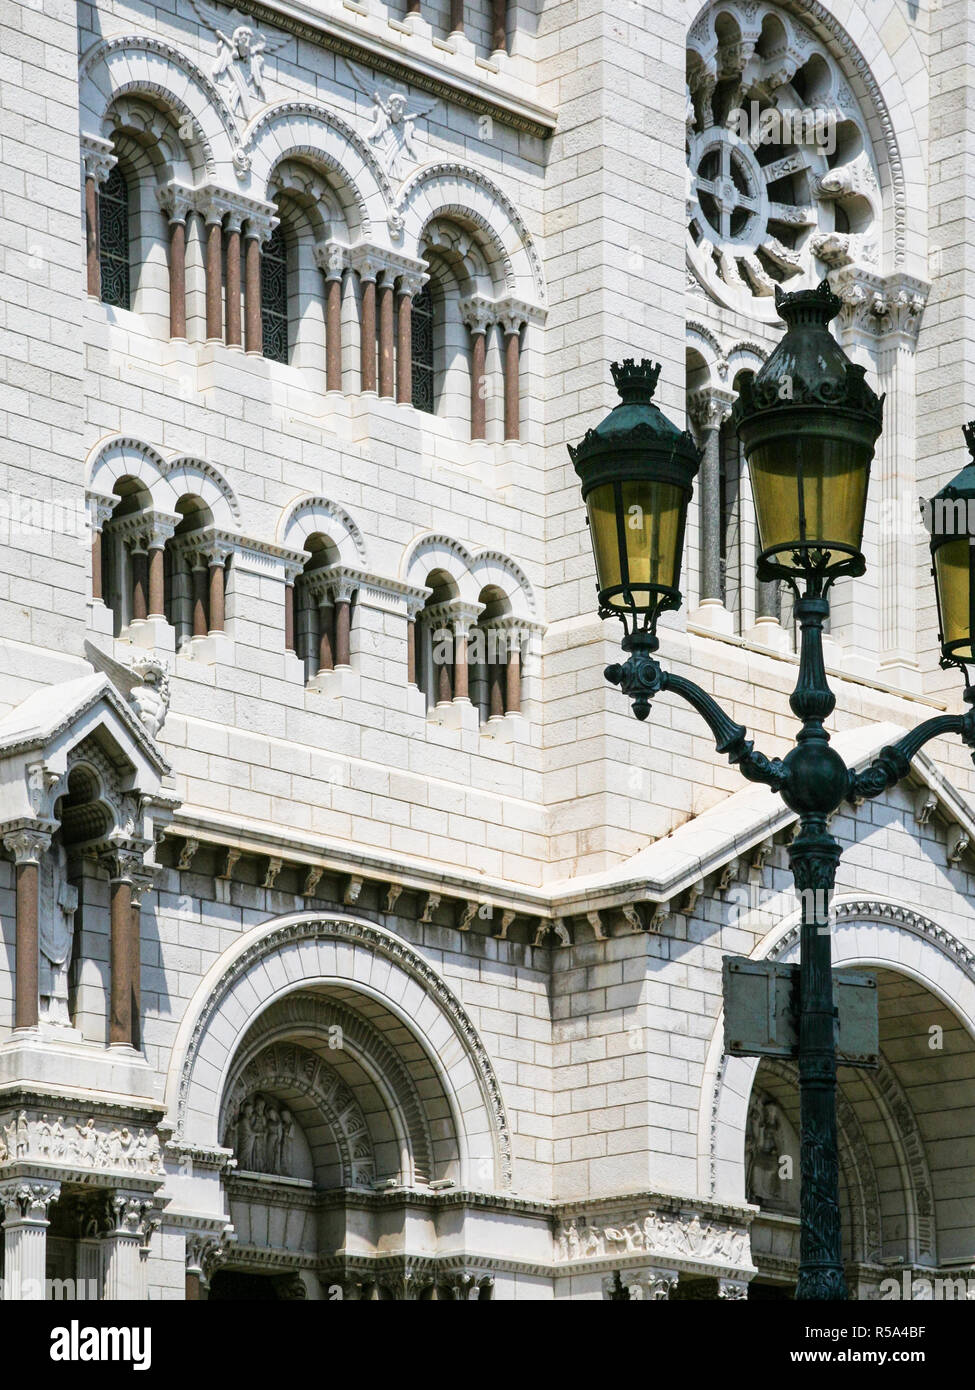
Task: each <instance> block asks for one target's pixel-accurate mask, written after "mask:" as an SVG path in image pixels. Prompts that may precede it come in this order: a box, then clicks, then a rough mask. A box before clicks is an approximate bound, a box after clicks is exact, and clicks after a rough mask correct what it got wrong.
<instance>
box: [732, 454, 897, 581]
mask: <svg viewBox="0 0 975 1390" xmlns="http://www.w3.org/2000/svg"><path fill="white" fill-rule="evenodd" d="M871 452H872V451H871ZM748 466H749V470H750V474H751V480H752V492H753V494H754V497H755V511H756V516H757V522H758V534H759V540H760V543H761V549H762V550H763V551H770V550H771V551H775V552H776V556H775V560H776V563H777V564H779V565H782V566H783V567H785V568H786V569H802V568H804V564H803V563H802V556H801V554H799V555H798V556H794V555H793V553H792V552H793V551H794V550H798V548H799V547H801V546H805V547H814V548H817V549H819V548H822V549H826V550H829V549H830V547H831V546H833V547H842V548H843V549H842V551H841V553H847V552H849V551H859V549H860V545H861V541H862V538H863V521H864V515H865V512H866V505H867V483H868V480H869V476H870V452H865V451H864V449H863V448H862V446H861V445H859V444H857V443H855V442H853V441H851V440H846V439H837V438H836V437H835V436H834V437H832V438H831V437H829V436H826V435H813V436H808V435H807V436H804V437H801V438H797V437H795V436H790V437H788V438H784V439H783V438H775V439H769V440H766V441H763V442H761V443H759V444H756V445H755V447H754V448H753V449H752V450H751V453H750V455H749V459H748ZM797 560H798V563H797Z"/></svg>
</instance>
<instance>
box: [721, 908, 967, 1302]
mask: <svg viewBox="0 0 975 1390" xmlns="http://www.w3.org/2000/svg"><path fill="white" fill-rule="evenodd" d="M835 906H836V926H835V929H834V936H833V960H834V965H836V966H842V967H844V968H848V969H849V968H853V969H864V970H869V971H870V973H871V974H873V975H874V976H875V977H876V979H877V987H878V995H879V999H878V1004H879V1015H880V1049H881V1061H880V1066H879V1068H878V1070H877V1071H875V1072H874V1071H866V1070H860V1069H856V1068H850V1067H841V1068H840V1069H839V1078H838V1079H839V1089H838V1099H837V1121H838V1130H839V1143H840V1203H841V1213H842V1220H843V1254H844V1261H845V1262H846V1265H847V1270H848V1276H849V1282H850V1284H851V1291H852V1292H854V1293H855V1294H856V1295H858V1296H860V1297H876V1296H878V1292H880V1293H881V1294H883V1292H884V1290H885V1289H888V1286H887V1285H884V1283H883V1281H884V1280H885V1279H889V1277H890V1274H891V1269H895V1272H896V1274H897V1277H898V1280H901V1282H903V1283H905V1286H906V1287H907V1289H908V1290H910V1288H911V1287H912V1285H913V1281H914V1279H915V1276H917V1277H922V1276H923V1277H927V1278H930V1277H933V1276H936V1274H937V1273H938V1272H939V1271H940V1272H941V1273H942V1275H944V1276H946V1277H947V1276H948V1275H950V1274H951V1273H955V1274H957V1272H958V1270H959V1269H960V1268H967V1267H970V1266H971V1265H972V1264H975V1218H973V1215H972V1213H973V1212H975V955H973V953H972V952H971V951H970V950H969V949H968V948H967V947H966V946H964V945H963V943H961V942H960V941H958V940H956V939H955V938H954V937H953V936H952V935H951V934H950V933H949V932H947V931H945V930H944V929H943V928H941V927H939V926H938V925H937V924H936V923H935V922H933V921H931V920H930V919H928V918H926V917H924V916H923V915H921V914H920V913H917V912H915V911H914V910H913V909H911V908H908V907H905V906H904V905H902V904H899V903H896V902H892V901H885V900H880V899H871V900H869V901H863V900H859V899H855V898H852V897H844V898H839V899H838V900H837V902H836V905H835ZM755 955H756V958H761V957H765V958H769V959H779V960H785V961H792V960H794V959H797V955H798V924H797V922H795V921H792V920H790V921H788V922H786V923H785V924H783V925H781V926H780V927H779V928H778V929H777V930H776V932H775V933H773V934H772V936H770V937H769V938H767V939H766V941H765V942H764V943H762V946H761V947H759V949H758V950H757V951H756V952H755ZM722 1033H723V1020H719V1024H718V1028H717V1029H716V1031H715V1034H714V1036H713V1038H712V1044H711V1048H710V1052H709V1068H708V1070H709V1080H708V1084H707V1085H706V1088H705V1096H704V1102H703V1103H702V1128H701V1131H700V1147H699V1153H700V1154H701V1159H702V1179H704V1180H705V1181H706V1182H707V1183H708V1188H707V1189H706V1190H709V1191H710V1192H711V1195H712V1196H713V1197H715V1198H718V1199H721V1198H724V1199H727V1200H737V1201H741V1200H748V1201H751V1202H754V1203H756V1204H757V1205H758V1206H759V1207H760V1208H761V1215H760V1216H759V1217H758V1218H756V1220H755V1222H754V1223H753V1226H752V1259H753V1261H754V1263H755V1264H756V1265H757V1267H758V1271H759V1273H758V1275H757V1276H756V1279H755V1280H754V1281H753V1283H754V1285H755V1287H754V1289H753V1291H752V1293H753V1294H754V1295H757V1296H762V1295H763V1294H764V1295H765V1296H775V1293H776V1292H777V1291H778V1292H783V1293H787V1292H788V1291H789V1290H790V1289H791V1286H792V1284H793V1283H794V1280H795V1274H796V1269H797V1266H798V1237H799V1222H798V1180H799V1168H798V1130H799V1098H798V1085H797V1075H796V1069H795V1066H794V1064H792V1063H788V1062H782V1061H773V1060H770V1059H762V1060H761V1061H758V1060H757V1059H744V1058H724V1057H723V1056H722V1046H723V1043H722ZM903 1271H907V1278H906V1281H904V1280H902V1273H903ZM899 1287H900V1286H899ZM888 1296H889V1293H888ZM898 1296H903V1290H901V1291H900V1293H899V1295H898ZM908 1296H909V1295H908Z"/></svg>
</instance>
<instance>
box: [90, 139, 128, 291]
mask: <svg viewBox="0 0 975 1390" xmlns="http://www.w3.org/2000/svg"><path fill="white" fill-rule="evenodd" d="M98 260H99V270H100V273H101V300H102V303H103V304H111V305H113V306H114V307H115V308H117V309H129V308H131V272H130V264H129V188H128V184H127V182H126V179H125V175H124V174H123V173H122V169H121V166H120V165H118V164H116V165H115V166H114V168H113V169H112V171H111V173H110V174H109V176H108V178H107V179H106V180H105V182H104V183H103V184H102V186H101V189H100V191H99V194H98Z"/></svg>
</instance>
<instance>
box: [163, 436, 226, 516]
mask: <svg viewBox="0 0 975 1390" xmlns="http://www.w3.org/2000/svg"><path fill="white" fill-rule="evenodd" d="M163 472H164V473H165V475H166V477H167V478H168V480H169V482H170V483H171V485H172V486H173V488H174V490H175V492H176V496H177V500H178V499H179V498H180V497H181V496H184V495H185V491H186V489H183V490H180V488H179V487H178V486H177V484H178V483H179V482H180V481H183V482H186V483H187V484H189V483H190V482H191V481H193V480H196V481H197V482H199V483H200V484H201V490H200V495H201V496H202V498H203V500H204V502H206V504H207V506H208V507H209V508H210V510H211V511H212V512H213V521H214V525H215V526H231V527H233V526H236V525H239V524H240V503H239V502H238V501H237V498H236V497H235V496H234V492H233V489H232V488H231V486H230V484H229V483H228V482H227V481H226V480H225V479H224V478H223V476H222V475H221V474H220V473H219V472H218V471H217V469H216V468H214V466H213V464H212V463H207V462H206V460H205V459H198V458H194V457H192V456H191V455H188V454H183V455H181V456H180V457H179V458H174V459H170V460H168V461H164V462H163ZM204 480H205V481H204ZM207 483H209V484H211V486H209V487H208V486H206V484H207ZM213 488H216V490H217V492H218V493H219V494H220V497H219V499H218V498H215V497H214V496H213ZM225 508H226V510H227V511H228V512H229V516H228V515H225V514H223V513H224V509H225Z"/></svg>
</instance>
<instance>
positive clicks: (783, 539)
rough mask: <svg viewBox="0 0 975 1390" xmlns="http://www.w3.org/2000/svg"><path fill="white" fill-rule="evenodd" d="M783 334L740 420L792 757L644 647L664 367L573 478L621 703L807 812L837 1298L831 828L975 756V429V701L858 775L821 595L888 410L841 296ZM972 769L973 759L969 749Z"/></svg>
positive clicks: (807, 306)
mask: <svg viewBox="0 0 975 1390" xmlns="http://www.w3.org/2000/svg"><path fill="white" fill-rule="evenodd" d="M776 306H777V308H778V311H779V315H780V317H781V318H782V319H783V320H784V321H785V323H786V326H787V331H786V333H785V334H784V336H783V338H782V340H781V341H780V342H779V344H778V345H777V347H776V349H775V351H774V352H773V353H772V354H771V356H770V357H769V359H768V361H767V362H766V363H765V364H764V366H763V367H762V370H761V371H760V372H759V373H758V375H757V377H756V378H755V380H754V381H753V382H752V383H751V385H750V387H749V386H746V387H745V389H744V390H743V391H742V393H741V396H740V397H739V399H738V401H737V402H736V405H735V409H734V412H733V420H734V423H735V426H736V428H737V430H738V434H739V437H740V439H741V443H742V447H743V450H744V454H745V458H746V460H747V463H748V467H749V470H750V473H751V481H752V491H753V494H754V497H755V509H756V514H757V524H758V533H759V540H760V544H761V553H760V555H759V559H758V566H757V570H758V578H759V579H760V580H762V581H768V580H772V579H775V580H782V581H784V582H786V583H787V584H789V585H790V587H791V588H792V590H793V593H794V595H795V613H796V618H797V621H798V623H799V629H800V653H799V673H798V680H797V682H796V688H795V690H794V691H793V693H792V695H791V697H790V700H789V704H790V706H791V708H792V711H793V713H794V714H795V716H796V718H797V719H798V720H799V721H800V729H799V732H798V734H797V737H796V742H795V745H794V747H793V748H792V749H791V750H790V751H789V752H788V753H787V754H786V756H785V757H784V758H767V757H765V756H764V755H763V754H762V753H759V752H756V751H755V749H754V747H753V745H752V743H751V741H750V740H749V739H748V738H747V736H746V735H747V731H746V729H745V728H744V726H743V725H741V724H737V723H735V721H734V720H732V719H731V718H730V717H729V716H728V715H727V714H726V713H725V711H724V710H722V709H721V707H720V705H718V703H717V702H716V701H715V700H714V699H713V698H712V697H711V696H710V695H709V694H707V692H706V691H704V690H702V689H701V687H700V686H699V685H697V684H695V682H693V681H691V680H688V679H686V678H685V677H684V676H678V675H675V674H673V673H672V672H669V671H665V670H664V669H663V668H662V667H661V665H660V663H659V662H658V661H657V659H656V657H655V655H654V653H655V652H656V651H657V649H658V647H659V641H658V638H657V633H656V628H657V621H658V618H659V616H660V614H661V613H662V612H664V611H665V610H667V609H672V608H677V607H679V606H680V603H681V595H680V565H681V550H682V546H683V535H684V524H685V519H686V515H687V505H688V502H689V500H690V497H691V492H692V486H693V479H694V475H695V473H696V472H697V468H698V463H699V453H698V450H697V449H696V446H695V445H694V442H693V440H692V438H691V436H690V435H689V434H688V433H687V432H686V431H684V432H681V431H679V430H678V429H677V427H676V426H675V425H673V424H672V423H671V422H670V421H669V420H667V418H666V417H665V416H664V415H663V414H662V413H661V411H660V410H659V408H658V407H657V406H656V405H655V404H654V403H653V392H654V388H655V386H656V382H657V377H658V375H659V372H660V368H659V366H651V364H650V363H649V362H647V361H644V362H642V363H640V364H635V363H634V362H632V361H627V362H624V363H623V364H622V365H618V364H614V366H613V369H612V370H613V377H614V380H615V382H616V384H617V387H618V389H619V391H620V395H621V398H622V399H621V403H620V404H619V405H617V406H616V407H615V409H614V410H613V411H611V412H610V414H609V416H607V418H606V419H605V420H604V421H603V422H602V423H601V424H600V425H599V426H597V427H596V428H595V429H592V430H589V431H588V433H587V434H586V435H585V437H584V438H583V440H582V442H581V443H580V444H579V445H578V446H577V447H576V448H572V447H571V446H570V449H569V453H570V456H571V458H572V461H573V463H574V465H575V468H576V472H577V473H578V475H579V478H580V481H581V484H582V495H583V500H584V501H585V504H586V510H587V516H588V521H589V527H590V533H591V538H592V544H593V552H594V555H595V561H596V574H597V589H598V595H599V613H600V616H601V617H608V616H610V615H615V616H618V617H619V618H621V619H622V622H623V627H624V636H623V639H622V646H623V649H624V651H625V652H626V653H627V659H626V661H625V662H624V663H623V664H622V665H612V666H608V667H607V668H606V672H605V675H606V678H607V680H609V681H610V682H611V683H612V684H614V685H618V686H619V687H620V689H621V690H622V691H623V692H624V694H626V695H627V696H629V697H630V698H631V700H632V703H633V710H634V713H635V714H636V717H637V718H638V719H641V720H642V719H646V718H647V716H648V715H649V713H650V709H651V702H652V701H653V699H654V698H655V697H656V696H657V695H659V694H661V693H662V692H664V691H669V692H672V693H673V694H675V695H677V696H679V697H680V698H681V699H683V700H686V701H687V702H688V704H690V705H692V706H693V708H694V709H696V710H697V711H698V713H699V714H700V715H701V716H702V717H703V719H704V720H705V722H706V723H707V725H708V727H709V728H710V730H711V732H712V734H713V736H714V740H715V745H716V747H717V750H718V752H719V753H721V754H723V755H725V756H726V757H727V758H728V760H729V761H730V762H731V763H732V764H735V765H737V766H738V768H739V769H740V771H741V773H742V775H743V776H744V777H746V778H747V779H748V780H749V781H752V782H763V783H765V784H766V785H767V786H769V787H771V788H772V790H773V791H776V792H778V793H779V794H780V795H781V797H782V799H783V801H785V803H786V805H787V806H789V807H790V809H791V810H793V811H795V812H796V813H797V815H798V818H799V826H798V832H797V834H796V835H795V837H794V839H793V841H792V844H791V845H790V847H789V860H790V866H791V868H792V873H793V878H794V880H795V885H796V889H797V891H798V894H799V898H800V902H801V908H802V918H801V934H800V960H799V1018H798V1025H799V1026H798V1035H799V1043H798V1056H799V1091H800V1180H801V1192H800V1215H801V1235H800V1258H799V1279H798V1284H797V1288H796V1297H797V1298H801V1299H836V1298H845V1297H847V1290H846V1283H845V1279H844V1274H843V1264H842V1256H841V1248H840V1211H839V1160H838V1152H837V1134H836V1039H835V1028H834V1022H835V1012H834V1005H833V989H832V984H833V982H832V971H831V959H830V937H829V905H830V899H831V896H832V891H833V886H834V882H835V878H836V868H837V865H838V863H839V859H840V854H841V848H840V845H839V843H838V842H837V840H836V839H835V838H834V837H833V835H832V834H830V831H829V829H828V822H829V818H830V817H831V816H832V814H833V812H834V811H836V810H837V809H838V808H839V807H840V806H841V805H842V804H843V802H844V801H850V802H853V803H856V802H858V801H860V800H862V799H864V798H868V797H874V796H879V795H881V793H883V792H884V791H886V790H887V789H888V788H889V787H892V786H894V785H895V784H896V783H897V782H899V781H900V780H901V779H902V778H904V777H906V776H907V775H908V773H909V771H910V763H911V759H912V758H913V757H914V755H915V754H916V753H917V752H918V751H919V749H920V748H921V747H922V746H923V745H924V744H925V743H927V742H928V740H929V739H932V738H935V737H938V736H939V735H942V734H957V735H958V736H959V737H960V738H961V739H962V740H963V742H964V743H965V744H966V746H967V747H969V748H970V749H973V750H975V708H973V706H975V688H973V686H972V684H971V681H970V679H969V675H968V670H967V665H966V663H971V662H973V661H975V649H973V623H975V564H973V562H972V555H973V550H972V541H971V539H970V538H975V524H972V525H970V524H969V523H970V521H971V522H972V523H975V422H973V423H972V425H970V426H968V427H967V428H966V432H965V434H966V439H967V441H968V444H969V447H970V449H971V450H972V454H973V462H972V463H971V464H969V465H968V467H966V468H965V469H964V470H963V471H962V473H960V474H959V475H958V477H957V478H956V479H954V481H953V482H952V483H950V484H948V486H947V487H946V488H944V489H943V490H942V492H941V493H939V494H938V496H937V497H936V498H935V499H934V502H933V503H932V504H931V515H930V518H929V522H930V530H931V551H932V562H933V573H934V576H935V580H936V589H937V599H938V616H939V626H940V638H941V650H942V658H941V661H942V665H944V666H949V665H954V666H958V667H960V668H961V669H962V671H963V673H964V677H965V692H964V695H965V700H966V702H967V703H968V706H969V708H968V709H967V710H966V712H965V713H964V714H960V715H939V716H937V717H935V718H933V719H928V720H926V721H925V722H924V723H922V724H920V725H919V726H918V727H917V728H916V729H914V730H913V731H912V732H911V733H908V734H906V735H905V736H904V737H903V738H902V739H900V740H899V741H898V742H897V743H895V744H893V745H891V746H889V747H886V748H884V749H882V750H881V752H880V754H879V755H878V756H877V757H876V758H875V759H874V761H873V762H871V763H870V764H869V765H868V766H867V767H866V768H864V769H863V770H862V771H859V772H858V771H856V770H855V769H853V768H850V767H847V765H846V763H845V762H844V761H843V759H842V757H841V756H840V755H839V753H837V752H836V750H835V749H834V748H832V747H831V746H830V741H829V734H828V733H827V732H826V730H825V728H824V721H825V720H826V719H827V718H828V717H829V715H830V714H831V713H832V712H833V708H834V706H835V704H836V699H835V696H834V695H833V692H832V691H831V690H830V688H829V684H828V682H827V679H826V669H825V665H824V662H823V643H822V636H823V625H824V622H825V621H826V619H827V617H828V615H829V591H830V589H831V587H832V585H833V583H834V582H835V580H836V579H838V578H840V577H841V576H843V575H850V576H857V575H862V574H863V572H864V570H865V561H864V558H863V553H862V550H861V545H862V537H863V524H864V516H865V511H866V500H867V485H868V482H869V476H870V464H871V462H872V459H873V452H874V446H875V443H876V440H877V437H878V436H879V434H880V431H881V426H882V420H883V399H882V398H878V397H877V396H876V395H875V394H874V392H873V391H872V390H871V388H870V387H869V385H868V384H867V382H866V380H865V375H866V374H865V369H864V368H863V367H859V366H856V365H855V364H854V363H852V362H851V361H850V360H849V358H848V357H847V356H846V354H845V353H844V352H843V350H842V348H841V347H840V346H839V344H838V343H837V342H836V341H835V339H834V338H833V337H832V335H831V333H830V331H829V327H828V325H829V323H830V320H831V319H833V318H834V317H835V316H836V314H837V313H838V312H839V310H840V302H839V300H838V299H837V298H836V296H835V295H834V294H833V293H832V292H831V290H830V288H829V285H828V282H827V281H825V280H824V281H823V282H822V283H821V284H820V285H819V287H818V288H817V289H815V290H800V291H798V292H797V293H795V294H790V295H786V294H783V293H782V292H781V291H780V290H779V289H778V287H777V288H776ZM973 758H975V752H973Z"/></svg>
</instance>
